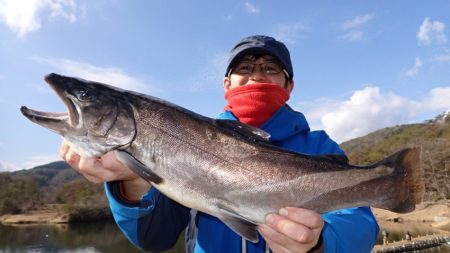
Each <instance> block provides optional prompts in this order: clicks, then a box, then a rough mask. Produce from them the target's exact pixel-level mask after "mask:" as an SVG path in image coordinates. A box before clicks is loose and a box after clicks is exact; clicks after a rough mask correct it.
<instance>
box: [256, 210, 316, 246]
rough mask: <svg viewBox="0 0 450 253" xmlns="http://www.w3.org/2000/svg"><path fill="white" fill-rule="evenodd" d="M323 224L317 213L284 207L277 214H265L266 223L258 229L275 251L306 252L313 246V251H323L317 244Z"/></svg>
mask: <svg viewBox="0 0 450 253" xmlns="http://www.w3.org/2000/svg"><path fill="white" fill-rule="evenodd" d="M323 224H324V221H323V219H322V217H321V216H320V214H319V213H316V212H314V211H311V210H308V209H303V208H296V207H286V208H282V209H280V211H279V213H278V214H269V215H267V217H266V224H263V225H260V226H259V227H258V231H259V232H260V233H261V235H262V236H263V237H264V239H265V240H266V242H267V244H268V245H269V247H270V249H271V250H272V251H273V252H275V253H280V252H286V253H287V252H292V253H294V252H295V253H306V252H310V250H311V249H313V248H314V249H316V248H318V249H317V251H314V252H323V247H320V246H322V245H317V244H318V242H319V241H320V236H321V232H322V228H323ZM316 245H317V246H318V247H315V246H316ZM320 248H322V249H320Z"/></svg>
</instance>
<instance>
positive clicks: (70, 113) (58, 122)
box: [20, 73, 80, 132]
mask: <svg viewBox="0 0 450 253" xmlns="http://www.w3.org/2000/svg"><path fill="white" fill-rule="evenodd" d="M70 79H71V78H68V77H63V76H60V75H57V74H54V73H52V74H49V75H47V76H45V78H44V80H45V81H46V82H47V84H49V86H50V87H51V88H52V89H53V90H54V91H55V92H56V94H57V95H58V97H60V99H61V100H62V101H63V103H64V104H65V105H66V107H67V112H44V111H37V110H33V109H30V108H28V107H26V106H22V107H21V108H20V111H21V112H22V114H23V115H24V116H25V117H27V118H28V119H29V120H31V121H32V122H35V123H37V124H39V125H42V126H44V127H46V128H49V129H51V130H55V131H57V132H61V130H62V129H66V128H75V127H76V126H77V125H78V124H79V123H80V113H79V111H80V109H79V107H78V106H77V104H76V103H74V102H73V100H72V99H73V97H72V95H70V94H68V93H67V92H66V91H67V88H68V87H70V83H71V82H70V81H71V80H70Z"/></svg>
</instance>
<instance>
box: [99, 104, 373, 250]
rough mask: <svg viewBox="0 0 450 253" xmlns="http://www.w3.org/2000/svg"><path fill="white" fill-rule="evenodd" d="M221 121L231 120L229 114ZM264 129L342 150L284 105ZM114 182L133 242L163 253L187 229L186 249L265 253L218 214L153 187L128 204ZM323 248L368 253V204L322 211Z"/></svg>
mask: <svg viewBox="0 0 450 253" xmlns="http://www.w3.org/2000/svg"><path fill="white" fill-rule="evenodd" d="M219 118H220V119H233V120H236V117H235V116H234V115H233V114H232V113H231V112H228V111H226V112H224V113H222V114H221V115H219ZM260 128H261V129H262V130H264V131H266V132H268V133H269V134H270V135H271V137H270V141H271V143H273V144H274V145H277V146H281V147H283V148H287V149H291V150H293V151H296V152H300V153H304V154H310V155H323V154H335V155H343V156H344V152H343V151H342V150H341V149H340V148H339V146H338V145H337V144H336V143H335V142H334V141H333V140H331V139H330V138H329V137H328V135H327V134H326V133H325V132H324V131H310V128H309V126H308V123H307V122H306V119H305V117H304V116H303V114H302V113H300V112H296V111H294V110H292V109H291V108H289V107H288V106H283V107H282V108H280V109H279V110H278V111H277V112H276V113H275V114H274V115H273V116H272V117H271V118H270V119H269V120H268V121H267V122H265V123H264V124H263V125H262V126H261V127H260ZM117 185H118V184H117V183H107V184H106V187H105V188H106V193H107V196H108V199H109V201H110V206H111V210H112V213H113V216H114V219H115V221H116V223H117V224H118V226H119V227H120V229H121V230H122V231H123V233H124V234H125V236H126V237H127V238H128V239H129V240H130V241H131V242H132V243H133V244H134V245H136V246H138V247H140V248H142V249H146V250H151V251H163V250H167V249H169V248H171V247H173V246H174V245H175V243H176V241H177V240H178V237H179V235H180V233H181V232H182V231H183V230H184V229H185V228H186V227H188V229H186V247H187V248H188V252H192V251H193V252H214V253H218V252H224V253H225V252H241V248H242V247H246V252H249V253H256V252H261V253H262V252H265V247H266V246H265V242H264V240H263V239H262V238H261V237H260V240H259V242H258V243H256V244H255V243H251V242H246V245H245V244H244V246H243V245H242V239H241V237H240V236H239V235H237V234H236V233H234V232H233V231H231V230H230V229H229V228H228V227H227V226H226V225H225V224H223V223H222V222H221V221H220V220H218V219H217V218H215V217H213V216H210V215H208V214H205V213H197V212H196V211H195V210H190V209H188V208H186V207H184V206H181V205H179V204H178V203H176V202H174V201H172V200H170V199H169V198H167V197H165V196H164V195H163V194H161V193H160V192H159V191H158V190H156V189H155V188H152V189H151V190H150V191H149V192H148V193H147V194H145V195H144V196H143V197H142V200H141V201H140V202H139V203H127V202H126V201H125V200H123V199H122V198H121V197H120V193H119V190H118V186H117ZM322 217H323V219H324V221H325V225H324V228H323V231H322V236H323V241H324V246H325V252H326V253H332V252H336V253H337V252H352V253H358V252H370V251H371V249H372V247H373V245H374V244H375V242H376V238H377V235H378V232H379V227H378V224H377V222H376V220H375V218H374V216H373V214H372V212H371V210H370V208H369V207H358V208H348V209H341V210H337V211H332V212H328V213H324V214H323V215H322Z"/></svg>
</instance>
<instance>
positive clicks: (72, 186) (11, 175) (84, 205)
mask: <svg viewBox="0 0 450 253" xmlns="http://www.w3.org/2000/svg"><path fill="white" fill-rule="evenodd" d="M0 185H2V187H1V188H0V215H3V214H20V213H30V212H32V211H34V210H39V209H43V208H47V206H48V205H49V204H60V205H62V206H63V209H64V211H65V212H67V213H70V214H73V216H77V217H79V216H80V215H81V216H83V214H84V213H87V212H88V210H89V212H90V211H91V210H96V211H97V212H98V211H99V210H103V211H100V212H105V210H108V203H107V200H106V197H105V195H104V193H103V185H102V184H92V183H90V182H88V181H87V180H85V179H84V178H83V177H81V176H80V175H79V174H78V173H77V172H75V171H74V170H73V169H71V168H70V167H69V165H68V164H66V163H65V162H62V161H57V162H53V163H49V164H45V165H41V166H37V167H34V168H32V169H28V170H20V171H14V172H4V173H0ZM79 219H83V217H79Z"/></svg>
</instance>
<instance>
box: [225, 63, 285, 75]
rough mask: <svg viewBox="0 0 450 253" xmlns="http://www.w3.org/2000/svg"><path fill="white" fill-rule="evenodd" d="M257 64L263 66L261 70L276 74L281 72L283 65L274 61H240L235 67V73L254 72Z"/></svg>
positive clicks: (268, 73)
mask: <svg viewBox="0 0 450 253" xmlns="http://www.w3.org/2000/svg"><path fill="white" fill-rule="evenodd" d="M255 65H258V66H261V71H262V72H263V73H264V74H266V75H276V74H279V73H281V67H280V66H279V65H278V64H276V63H274V62H265V63H262V64H254V63H253V62H240V63H238V64H237V65H236V67H235V68H234V69H233V73H236V74H240V75H248V74H251V73H253V71H254V68H255Z"/></svg>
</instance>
